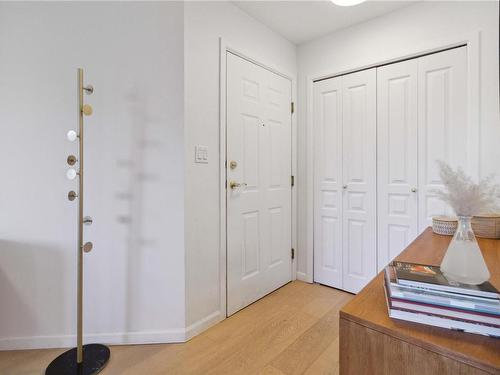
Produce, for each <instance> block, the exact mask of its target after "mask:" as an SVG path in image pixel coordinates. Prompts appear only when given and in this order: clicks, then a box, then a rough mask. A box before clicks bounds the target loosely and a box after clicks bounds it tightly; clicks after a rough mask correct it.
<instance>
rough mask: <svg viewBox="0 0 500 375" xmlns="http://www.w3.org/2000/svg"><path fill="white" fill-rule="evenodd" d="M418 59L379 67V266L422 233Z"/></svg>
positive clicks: (381, 267)
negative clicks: (419, 225)
mask: <svg viewBox="0 0 500 375" xmlns="http://www.w3.org/2000/svg"><path fill="white" fill-rule="evenodd" d="M417 71H418V68H417V60H416V59H414V60H408V61H404V62H400V63H396V64H390V65H387V66H383V67H380V68H377V144H378V147H377V165H378V167H377V174H378V179H377V185H378V192H377V195H378V209H377V211H378V236H377V237H378V269H379V270H382V269H383V268H384V267H385V265H386V264H387V263H388V262H389V261H390V260H392V259H393V258H395V257H396V256H397V255H399V253H400V252H401V251H402V250H403V249H405V248H406V247H407V246H408V245H409V244H410V242H412V241H413V240H414V239H415V237H416V236H417V234H418V231H417V228H418V222H417V206H418V200H417V188H418V181H417Z"/></svg>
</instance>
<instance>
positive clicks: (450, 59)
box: [418, 47, 468, 232]
mask: <svg viewBox="0 0 500 375" xmlns="http://www.w3.org/2000/svg"><path fill="white" fill-rule="evenodd" d="M418 103H419V104H418V132H419V134H418V155H419V157H418V164H419V165H418V174H419V194H418V195H419V197H418V200H419V231H420V232H421V231H423V230H424V229H425V228H426V227H428V226H429V225H431V224H432V216H435V215H443V214H446V213H447V214H451V211H450V209H449V208H448V207H447V206H446V205H445V204H444V203H443V202H441V201H440V200H438V199H437V198H436V197H435V195H434V194H433V193H432V191H431V190H432V189H436V188H441V187H442V184H441V180H440V178H439V173H438V168H437V165H436V160H437V159H440V160H444V161H446V162H448V163H450V164H451V165H452V166H462V167H463V168H464V169H465V168H466V166H467V153H466V151H467V117H468V114H467V50H466V48H465V47H460V48H455V49H452V50H449V51H444V52H440V53H436V54H432V55H428V56H424V57H421V58H419V59H418Z"/></svg>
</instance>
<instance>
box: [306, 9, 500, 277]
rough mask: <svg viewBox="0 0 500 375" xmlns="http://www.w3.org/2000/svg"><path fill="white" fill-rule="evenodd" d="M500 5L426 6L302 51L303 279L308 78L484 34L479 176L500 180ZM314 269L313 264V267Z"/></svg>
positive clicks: (314, 43)
mask: <svg viewBox="0 0 500 375" xmlns="http://www.w3.org/2000/svg"><path fill="white" fill-rule="evenodd" d="M498 27H499V26H498V4H497V2H495V1H490V2H479V1H470V2H462V1H459V2H421V3H417V4H415V5H411V6H409V7H406V8H402V9H400V10H397V11H395V12H393V13H389V14H387V15H385V16H381V17H378V18H375V19H373V20H371V21H368V22H365V23H362V24H359V25H356V26H353V27H349V28H346V29H343V30H341V31H338V32H335V33H333V34H330V35H328V36H326V37H324V38H321V39H318V40H315V41H312V42H309V43H305V44H303V45H300V46H299V47H298V52H297V53H298V67H299V73H298V74H299V78H298V101H299V104H300V107H299V129H298V140H299V156H298V160H299V165H298V170H299V179H298V182H299V184H298V189H299V214H298V228H299V232H298V236H299V239H298V240H299V252H298V270H297V272H298V274H297V275H298V277H302V278H306V279H307V278H310V277H312V275H311V274H310V273H309V274H307V269H308V262H307V259H306V255H307V252H308V251H309V252H312V238H311V236H308V235H307V228H308V226H309V228H310V227H311V225H312V222H310V221H309V222H308V221H307V212H308V211H309V212H311V210H312V206H311V205H310V204H309V203H310V201H309V200H308V197H310V194H312V192H310V191H308V188H307V178H308V176H310V175H309V174H308V173H309V172H310V171H309V170H308V169H307V165H306V155H307V139H306V134H307V133H306V130H307V129H306V127H307V123H306V122H307V121H306V109H305V105H306V101H307V94H306V91H307V82H306V79H307V77H308V76H314V75H318V74H327V73H335V72H340V71H344V70H348V69H353V68H356V67H361V66H366V65H370V64H376V63H377V62H380V61H384V60H389V59H393V58H397V57H400V56H405V55H408V54H411V53H414V52H416V51H419V48H422V47H425V46H426V45H428V44H429V42H432V41H433V40H441V39H443V38H453V37H455V36H456V37H460V36H462V35H464V34H466V33H474V32H477V31H481V39H480V85H481V87H480V117H481V120H480V123H479V124H477V126H479V127H480V134H481V139H480V142H481V152H480V164H481V168H480V175H481V176H482V177H484V176H486V175H488V174H490V173H497V174H499V175H500V166H499V164H498V161H499V160H500V147H498V142H499V139H500V118H499V111H498V63H499V62H498ZM309 266H310V265H309Z"/></svg>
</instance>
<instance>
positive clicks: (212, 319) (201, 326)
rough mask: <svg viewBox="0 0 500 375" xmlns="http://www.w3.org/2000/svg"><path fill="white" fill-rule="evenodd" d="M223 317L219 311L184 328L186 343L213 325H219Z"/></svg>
mask: <svg viewBox="0 0 500 375" xmlns="http://www.w3.org/2000/svg"><path fill="white" fill-rule="evenodd" d="M224 319H225V316H224V314H222V313H221V312H220V311H219V310H217V311H214V312H213V313H211V314H209V315H207V316H206V317H204V318H201V319H200V320H198V321H196V322H194V323H193V324H191V325H189V326H188V327H187V328H186V341H187V340H190V339H192V338H193V337H194V336H197V335H199V334H200V333H202V332H203V331H205V330H206V329H208V328H210V327H211V326H213V325H214V324H217V323H219V322H220V321H221V320H224Z"/></svg>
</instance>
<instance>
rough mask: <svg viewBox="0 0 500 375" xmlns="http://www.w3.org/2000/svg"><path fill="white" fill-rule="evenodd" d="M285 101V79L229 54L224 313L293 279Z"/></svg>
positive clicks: (287, 100)
mask: <svg viewBox="0 0 500 375" xmlns="http://www.w3.org/2000/svg"><path fill="white" fill-rule="evenodd" d="M290 102H291V83H290V81H289V80H287V79H285V78H283V77H281V76H278V75H277V74H274V73H272V72H270V71H268V70H266V69H264V68H262V67H260V66H258V65H256V64H253V63H251V62H249V61H247V60H244V59H242V58H240V57H238V56H236V55H233V54H231V53H228V54H227V160H228V168H227V181H228V186H227V196H226V199H227V312H228V315H231V314H233V313H234V312H236V311H238V310H240V309H241V308H243V307H245V306H247V305H248V304H250V303H252V302H254V301H255V300H257V299H259V298H261V297H263V296H264V295H266V294H268V293H270V292H271V291H273V290H275V289H276V288H279V287H280V286H282V285H283V284H285V283H287V282H288V281H290V280H291V257H290V249H291V186H290V175H291V116H290ZM230 161H236V163H237V166H236V168H234V169H231V168H230V167H229V162H230ZM231 181H235V182H237V183H240V184H246V186H244V185H243V186H241V187H237V188H234V189H232V188H231V187H230V182H231Z"/></svg>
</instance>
